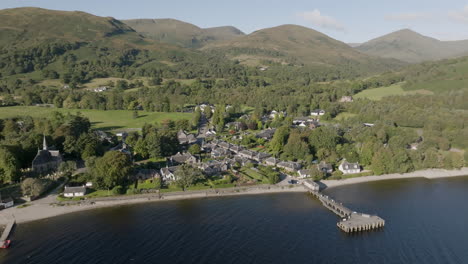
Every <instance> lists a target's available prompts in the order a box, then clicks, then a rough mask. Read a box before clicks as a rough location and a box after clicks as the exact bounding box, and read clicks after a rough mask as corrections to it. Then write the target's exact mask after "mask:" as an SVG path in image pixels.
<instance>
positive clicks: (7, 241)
mask: <svg viewBox="0 0 468 264" xmlns="http://www.w3.org/2000/svg"><path fill="white" fill-rule="evenodd" d="M10 244H11V240H5V241H3V244H2V245H1V246H0V248H9V247H10Z"/></svg>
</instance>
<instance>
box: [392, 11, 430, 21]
mask: <svg viewBox="0 0 468 264" xmlns="http://www.w3.org/2000/svg"><path fill="white" fill-rule="evenodd" d="M432 18H433V15H432V14H429V13H417V12H414V13H398V14H390V15H386V16H385V20H389V21H420V20H429V19H432Z"/></svg>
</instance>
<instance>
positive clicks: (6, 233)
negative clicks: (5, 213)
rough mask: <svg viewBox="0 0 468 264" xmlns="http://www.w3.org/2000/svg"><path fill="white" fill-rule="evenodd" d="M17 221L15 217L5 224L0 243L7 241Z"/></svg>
mask: <svg viewBox="0 0 468 264" xmlns="http://www.w3.org/2000/svg"><path fill="white" fill-rule="evenodd" d="M15 224H16V221H15V220H14V219H12V220H10V221H9V222H8V224H7V225H6V226H5V230H3V233H2V236H1V237H0V245H3V244H4V243H5V241H6V240H7V239H8V237H9V236H10V233H11V231H12V230H13V227H14V226H15Z"/></svg>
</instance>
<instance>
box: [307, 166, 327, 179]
mask: <svg viewBox="0 0 468 264" xmlns="http://www.w3.org/2000/svg"><path fill="white" fill-rule="evenodd" d="M325 174H326V173H325V172H323V171H321V170H319V168H318V167H317V166H312V167H311V168H310V175H311V177H312V179H313V180H314V181H320V180H322V179H323V178H324V177H325Z"/></svg>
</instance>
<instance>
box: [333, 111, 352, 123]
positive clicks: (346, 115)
mask: <svg viewBox="0 0 468 264" xmlns="http://www.w3.org/2000/svg"><path fill="white" fill-rule="evenodd" d="M354 116H356V114H353V113H348V112H343V113H339V114H338V115H337V116H336V117H335V120H337V121H343V120H345V119H348V118H350V117H354Z"/></svg>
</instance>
